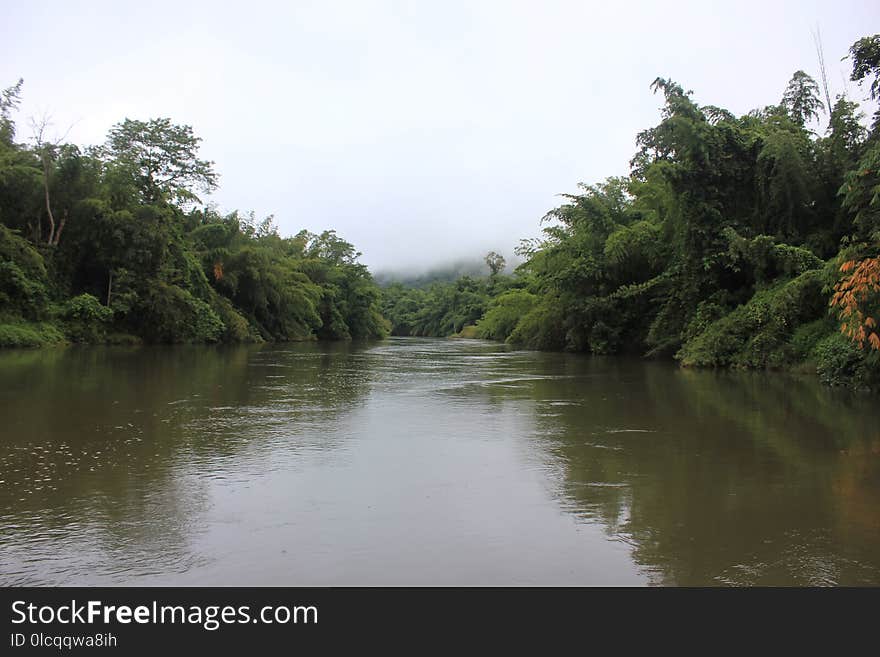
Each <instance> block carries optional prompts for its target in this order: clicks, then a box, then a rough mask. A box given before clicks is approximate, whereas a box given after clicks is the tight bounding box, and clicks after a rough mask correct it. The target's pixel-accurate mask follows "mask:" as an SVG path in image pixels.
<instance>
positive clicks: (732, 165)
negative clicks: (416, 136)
mask: <svg viewBox="0 0 880 657" xmlns="http://www.w3.org/2000/svg"><path fill="white" fill-rule="evenodd" d="M849 58H850V60H851V62H852V66H853V68H852V80H853V81H855V82H858V83H859V84H860V86H862V87H863V88H864V87H867V89H868V92H869V94H870V97H871V99H873V100H875V101H876V100H877V99H878V98H880V35H875V36H871V37H866V38H863V39H860V40H859V41H857V42H856V43H855V44H853V46H852V48H851V49H850V53H849ZM653 89H654V90H655V92H657V93H659V94H662V97H663V100H664V105H663V108H662V111H661V120H660V123H659V124H658V125H657V126H655V127H653V128H651V129H648V130H645V131H644V132H642V133H640V134H639V135H638V137H637V145H638V151H637V152H636V154H635V157H633V159H632V161H631V173H630V175H629V176H627V177H616V178H609V179H607V180H605V181H604V182H601V183H599V184H595V185H581V188H580V191H579V192H578V193H576V194H567V195H564V198H565V202H564V203H563V204H562V205H560V206H559V207H557V208H555V209H553V210H551V211H550V212H549V213H548V214H547V215H546V217H545V218H544V220H545V222H546V223H547V224H548V225H547V227H546V228H545V229H544V237H543V238H542V239H540V240H533V241H525V242H523V243H522V244H521V247H520V250H519V252H518V255H520V256H521V257H524V258H525V262H524V263H523V264H521V265H520V266H519V267H517V268H516V270H515V272H514V273H513V275H507V276H505V275H503V274H501V270H503V261H502V262H500V263H499V262H498V261H497V260H496V261H495V267H493V265H492V263H491V262H490V260H491V259H492V257H493V256H494V254H490V256H488V257H487V265H489V267H490V270H491V272H492V273H491V274H490V275H489V276H488V277H487V278H474V277H468V276H466V277H462V278H459V279H458V280H457V281H455V282H451V283H435V284H433V285H428V286H417V287H405V286H403V285H400V284H392V285H389V286H387V287H386V288H385V289H384V290H383V293H384V295H383V312H384V315H385V316H386V317H387V318H388V319H389V320H390V321H391V326H392V333H394V334H397V335H424V336H446V335H450V334H459V335H462V336H477V337H484V338H490V339H495V340H506V341H508V342H509V343H512V344H516V345H522V346H524V347H528V348H534V349H560V350H561V349H565V350H571V351H589V352H592V353H594V354H617V353H632V354H639V355H648V356H667V357H670V356H671V357H675V358H676V359H678V360H679V361H680V362H681V363H683V364H684V365H692V366H710V367H715V366H734V367H748V368H782V367H786V368H804V369H812V370H814V371H817V372H818V373H819V374H820V376H821V377H822V378H823V379H824V380H825V381H826V382H828V383H832V384H847V385H856V386H870V385H875V384H877V382H878V379H880V362H878V361H880V358H878V356H880V335H878V328H877V321H878V320H880V112H877V113H875V114H874V115H873V120H872V121H871V123H870V125H869V126H866V125H865V124H864V121H863V119H864V115H863V112H862V111H861V110H860V106H859V103H858V102H856V101H854V100H851V99H849V98H847V97H845V96H838V97H837V98H836V100H835V101H834V102H833V103H831V102H830V98H829V94H828V92H827V89H826V93H825V95H824V98H825V101H824V102H823V95H822V94H821V90H820V86H819V85H818V84H817V83H816V82H815V80H813V78H811V77H810V76H809V75H807V74H806V73H804V72H803V71H797V72H796V73H795V74H794V75H793V77H792V78H791V80H790V82H789V83H788V85H787V87H786V88H785V89H784V92H783V94H782V98H781V101H780V102H779V103H778V104H776V105H770V106H767V107H764V108H763V109H758V110H754V111H752V112H749V113H748V114H746V115H744V116H739V117H737V116H734V115H733V114H732V113H731V112H729V111H727V110H724V109H722V108H719V107H714V106H711V105H699V104H697V103H696V102H695V101H694V100H693V98H692V93H691V92H690V91H685V90H684V88H683V87H682V86H680V85H679V84H677V83H675V82H673V81H671V80H665V79H659V78H658V79H657V80H655V81H654V83H653ZM828 105H830V107H828ZM817 124H818V125H820V126H821V125H823V124H824V126H825V127H824V129H823V128H819V131H818V132H817V131H814V130H812V129H811V126H813V125H817ZM499 265H500V269H499V267H498V266H499Z"/></svg>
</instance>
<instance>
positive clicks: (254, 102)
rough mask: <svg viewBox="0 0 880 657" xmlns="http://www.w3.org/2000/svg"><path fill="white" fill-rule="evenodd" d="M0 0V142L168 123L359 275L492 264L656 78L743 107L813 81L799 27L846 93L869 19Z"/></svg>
mask: <svg viewBox="0 0 880 657" xmlns="http://www.w3.org/2000/svg"><path fill="white" fill-rule="evenodd" d="M0 8H2V14H0V19H2V20H0V87H7V86H9V85H11V84H13V83H14V82H15V81H16V80H17V79H18V78H19V77H23V78H24V80H25V84H24V90H23V96H24V102H23V103H22V108H21V111H20V112H19V114H18V116H17V119H18V126H19V133H18V138H19V140H24V139H25V138H27V137H28V136H29V128H28V118H29V117H31V116H36V115H40V114H42V113H44V112H48V113H50V114H51V115H52V117H53V121H54V125H55V128H56V130H57V132H59V133H63V132H64V131H66V130H67V128H68V127H69V126H70V125H73V128H72V130H71V132H70V134H69V137H68V140H69V141H73V142H75V143H78V144H81V145H87V144H97V143H101V142H103V141H104V137H105V135H106V133H107V130H108V128H109V127H110V126H111V125H113V124H114V123H117V122H119V121H121V120H123V119H124V118H126V117H128V118H139V119H149V118H154V117H159V116H168V117H170V118H171V119H172V120H173V121H174V122H176V123H186V124H189V125H192V126H193V129H194V131H195V133H196V135H198V136H200V137H202V138H203V140H204V141H203V143H202V155H203V156H204V157H206V158H207V159H211V160H214V161H215V163H216V169H217V171H218V172H219V173H220V175H221V179H220V185H221V186H220V190H219V191H218V192H216V193H215V194H214V195H213V196H212V197H211V199H210V201H211V202H214V203H216V204H217V205H218V206H219V208H220V209H221V210H223V211H231V210H233V209H239V210H242V211H248V210H254V211H255V212H256V213H257V215H258V217H262V216H265V215H268V214H274V215H275V217H276V222H277V224H278V225H279V227H280V229H281V232H282V233H283V234H293V233H296V232H297V231H299V230H300V229H302V228H307V229H309V230H312V231H316V232H317V231H321V230H323V229H329V228H335V229H336V230H337V232H338V233H339V235H341V236H342V237H343V238H345V239H347V240H348V241H350V242H352V243H353V244H354V245H355V246H356V247H357V248H358V250H360V251H362V252H363V257H362V258H361V260H362V261H363V262H365V263H366V264H368V265H370V267H371V268H373V269H374V270H382V269H388V268H392V269H398V268H410V267H421V266H428V265H432V264H437V263H440V262H443V261H447V260H452V259H454V258H458V257H462V256H474V257H480V256H482V255H483V254H484V253H485V252H486V251H488V250H489V249H494V250H496V251H500V252H502V253H505V254H508V255H509V254H510V253H511V252H512V250H513V248H514V246H515V245H516V244H517V243H518V241H519V239H520V238H526V237H533V236H536V235H537V234H539V232H540V226H539V220H540V218H541V217H542V216H543V214H544V213H545V212H546V211H547V210H548V209H550V208H552V207H554V206H555V205H557V204H558V202H559V199H558V198H556V197H555V194H558V193H561V192H571V191H575V189H576V183H578V182H579V181H584V182H588V183H592V182H596V181H599V180H601V179H603V178H605V177H606V176H609V175H621V174H625V173H626V172H627V170H628V166H627V163H628V161H629V159H630V158H631V157H632V155H633V153H634V151H635V136H636V133H637V132H638V131H640V130H642V129H645V128H647V127H650V126H652V125H655V124H656V123H657V121H658V117H659V113H658V108H659V106H660V99H659V97H655V96H653V95H652V93H651V91H650V89H649V85H650V83H651V82H652V81H653V80H654V78H655V77H657V76H658V75H659V76H663V77H669V78H672V79H674V80H675V81H677V82H679V83H680V84H681V85H682V86H684V87H685V88H686V89H693V90H694V97H695V99H696V100H697V102H699V103H703V104H713V105H719V106H721V107H725V108H727V109H730V110H731V111H733V112H734V113H736V114H741V113H744V112H747V111H749V110H750V109H753V108H755V107H759V106H763V105H766V104H770V103H775V102H778V100H779V99H780V98H781V96H782V91H783V89H784V87H785V84H786V82H787V81H788V79H789V78H790V76H791V74H792V73H793V72H794V71H795V70H797V69H804V70H805V71H807V72H808V73H810V74H811V75H813V76H814V77H816V78H817V79H818V66H817V62H816V54H815V51H814V46H813V40H812V36H811V30H812V29H814V28H815V27H816V26H817V25H818V26H819V28H820V29H821V33H822V40H823V44H824V49H825V60H826V65H827V68H828V75H829V82H830V83H831V87H832V94H834V93H840V92H842V91H844V90H848V91H849V93H850V96H851V97H853V98H855V99H858V100H861V99H862V97H863V96H864V95H865V93H864V92H862V91H860V90H859V89H858V87H856V86H854V85H852V84H851V83H847V82H846V80H847V77H848V71H849V62H848V61H844V62H841V61H840V59H841V57H843V56H844V55H846V53H847V50H848V48H849V46H850V45H851V44H852V42H853V41H855V40H856V39H858V38H860V37H862V36H866V35H869V34H873V33H876V32H878V31H880V20H878V19H880V3H877V2H873V1H870V0H857V1H847V0H837V1H835V2H829V1H828V0H825V1H824V2H814V1H805V2H770V1H769V0H765V1H763V2H751V1H748V2H746V1H740V2H723V3H722V2H709V1H708V0H703V1H702V2H687V3H685V2H669V1H666V2H616V3H614V2H586V1H580V2H576V1H565V2H563V1H554V0H532V1H531V2H501V1H498V2H480V1H478V0H472V1H470V2H468V1H462V2H458V1H452V0H444V1H442V2H438V1H428V0H423V1H420V2H366V1H364V2H357V1H350V2H334V1H329V0H321V1H317V2H304V1H289V2H258V1H255V0H254V1H250V2H236V3H223V2H219V1H216V0H215V1H214V2H207V3H196V2H184V1H183V0H177V1H176V2H164V1H157V0H153V1H152V2H151V1H149V0H147V1H141V2H136V3H135V2H122V1H119V0H116V1H113V2H81V1H72V0H68V1H66V2H40V1H37V0H28V1H27V2H23V1H21V0H0ZM823 125H824V123H823Z"/></svg>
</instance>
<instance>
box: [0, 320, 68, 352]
mask: <svg viewBox="0 0 880 657" xmlns="http://www.w3.org/2000/svg"><path fill="white" fill-rule="evenodd" d="M63 342H64V336H63V335H62V334H61V331H59V330H58V329H57V328H55V327H54V326H52V325H51V324H47V323H45V322H43V323H39V324H29V323H21V324H13V323H7V324H0V347H6V348H14V347H42V346H44V345H48V344H61V343H63Z"/></svg>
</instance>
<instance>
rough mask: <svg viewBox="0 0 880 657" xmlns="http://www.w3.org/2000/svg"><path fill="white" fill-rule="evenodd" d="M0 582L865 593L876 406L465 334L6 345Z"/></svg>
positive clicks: (779, 384) (763, 379)
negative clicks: (813, 588)
mask: <svg viewBox="0 0 880 657" xmlns="http://www.w3.org/2000/svg"><path fill="white" fill-rule="evenodd" d="M0 584H4V585H290V586H298V585H397V584H399V585H421V584H426V585H435V584H436V585H450V584H465V585H507V584H522V585H535V584H546V585H643V584H655V585H656V584H659V585H710V586H714V585H865V584H871V585H878V584H880V404H878V399H877V397H876V396H871V395H867V394H858V393H851V392H845V391H839V390H832V389H828V388H825V387H823V386H821V385H820V384H819V382H818V381H816V380H815V379H814V378H811V377H794V376H790V375H783V374H772V373H770V374H768V373H747V372H712V371H693V370H685V369H680V368H678V367H676V366H675V365H674V364H672V363H666V362H644V361H640V360H628V359H613V358H596V357H589V356H584V355H575V354H558V353H538V352H531V351H518V350H514V349H511V348H509V347H505V346H504V345H499V344H494V343H490V342H483V341H471V340H433V339H416V338H391V339H389V340H385V341H382V342H373V343H363V344H358V343H333V344H329V343H306V344H283V345H254V346H243V347H204V346H175V347H143V348H122V347H119V348H116V347H82V348H79V347H69V348H62V349H44V350H39V351H8V352H3V353H0Z"/></svg>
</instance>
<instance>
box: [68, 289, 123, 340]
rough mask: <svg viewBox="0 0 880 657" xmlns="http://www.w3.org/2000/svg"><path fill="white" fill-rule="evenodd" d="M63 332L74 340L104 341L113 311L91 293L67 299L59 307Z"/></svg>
mask: <svg viewBox="0 0 880 657" xmlns="http://www.w3.org/2000/svg"><path fill="white" fill-rule="evenodd" d="M60 317H61V320H62V321H63V323H64V328H65V332H66V333H67V335H68V337H70V339H71V340H73V341H74V342H88V343H96V342H104V340H105V338H106V337H107V325H108V324H109V323H110V321H111V320H112V319H113V311H112V310H111V309H110V308H108V307H107V306H104V305H102V304H101V302H100V301H98V299H97V298H95V297H93V296H92V295H91V294H81V295H79V296H78V297H73V298H72V299H68V300H67V301H66V302H65V303H64V305H63V306H62V307H61V312H60Z"/></svg>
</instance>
